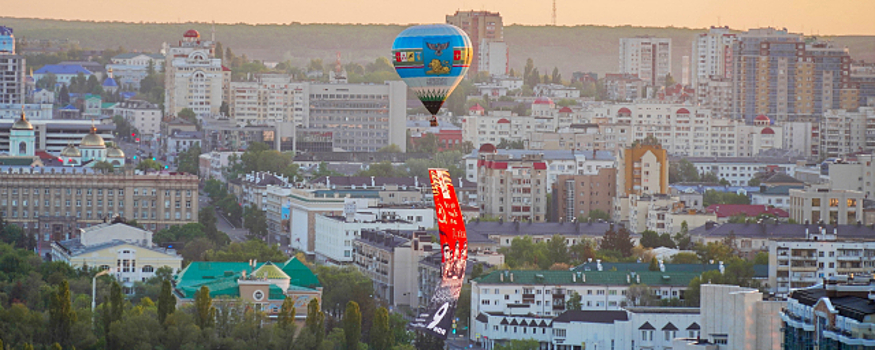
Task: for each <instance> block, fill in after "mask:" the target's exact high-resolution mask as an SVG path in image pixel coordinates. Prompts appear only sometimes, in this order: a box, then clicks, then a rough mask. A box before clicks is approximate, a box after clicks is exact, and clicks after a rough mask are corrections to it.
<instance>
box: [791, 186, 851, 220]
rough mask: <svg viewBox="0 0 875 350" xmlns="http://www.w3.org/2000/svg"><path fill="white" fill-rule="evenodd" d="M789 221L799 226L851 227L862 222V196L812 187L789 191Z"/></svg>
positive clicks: (848, 191)
mask: <svg viewBox="0 0 875 350" xmlns="http://www.w3.org/2000/svg"><path fill="white" fill-rule="evenodd" d="M789 212H790V218H791V219H793V220H795V221H796V222H810V223H817V222H821V221H823V222H824V223H828V224H833V225H835V224H838V225H850V224H855V223H858V222H859V223H865V222H864V221H863V192H860V191H852V190H833V189H830V188H829V186H826V185H811V186H808V187H806V188H804V189H791V190H790V210H789Z"/></svg>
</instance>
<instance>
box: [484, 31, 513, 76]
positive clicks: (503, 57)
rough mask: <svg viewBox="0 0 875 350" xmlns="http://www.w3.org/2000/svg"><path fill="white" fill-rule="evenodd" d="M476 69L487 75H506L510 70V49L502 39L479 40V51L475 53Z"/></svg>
mask: <svg viewBox="0 0 875 350" xmlns="http://www.w3.org/2000/svg"><path fill="white" fill-rule="evenodd" d="M477 58H478V63H477V67H478V68H477V69H478V70H479V71H481V72H487V73H489V75H493V76H494V75H507V73H508V72H509V71H510V67H508V61H510V51H509V50H508V48H507V43H506V42H504V41H494V40H490V39H483V40H482V41H481V42H480V51H479V52H478V53H477Z"/></svg>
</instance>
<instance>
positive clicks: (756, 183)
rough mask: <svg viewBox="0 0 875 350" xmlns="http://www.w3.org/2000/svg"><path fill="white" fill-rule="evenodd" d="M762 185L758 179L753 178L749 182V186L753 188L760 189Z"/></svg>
mask: <svg viewBox="0 0 875 350" xmlns="http://www.w3.org/2000/svg"><path fill="white" fill-rule="evenodd" d="M761 183H762V180H760V179H758V178H752V179H750V180H748V181H747V185H748V186H751V187H759V185H760V184H761Z"/></svg>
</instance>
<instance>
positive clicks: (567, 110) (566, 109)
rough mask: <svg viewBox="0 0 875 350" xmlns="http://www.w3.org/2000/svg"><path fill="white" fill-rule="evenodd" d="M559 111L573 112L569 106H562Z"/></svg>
mask: <svg viewBox="0 0 875 350" xmlns="http://www.w3.org/2000/svg"><path fill="white" fill-rule="evenodd" d="M559 113H574V111H572V110H571V108H568V107H562V109H560V110H559Z"/></svg>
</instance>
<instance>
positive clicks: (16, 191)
mask: <svg viewBox="0 0 875 350" xmlns="http://www.w3.org/2000/svg"><path fill="white" fill-rule="evenodd" d="M20 190H21V191H20V192H21V194H28V193H33V194H35V195H39V194H40V193H43V194H47V195H50V194H52V192H51V189H50V188H43V189H40V188H34V189H26V188H22V189H20ZM61 190H62V189H60V188H56V189H55V194H61ZM64 190H65V191H64V192H65V193H66V194H68V195H72V194H73V189H72V188H66V189H64ZM9 192H10V189H8V188H6V187H4V188H2V189H0V194H8V193H9ZM11 192H12V194H14V195H15V194H19V189H18V188H12V189H11ZM83 192H84V193H85V195H88V196H90V195H93V194H95V193H96V194H97V195H98V196H102V195H103V192H104V189H102V188H98V189H92V188H86V189H84V191H83V189H82V188H77V189H76V194H77V195H82V194H83ZM116 193H118V195H119V196H124V195H125V190H124V189H118V190H115V189H111V188H110V189H106V195H108V196H112V195H114V194H116ZM142 193H143V195H144V196H148V195H149V193H150V189H148V188H143V189H142ZM191 193H192V191H191V190H186V191H185V195H186V196H187V197H191ZM151 194H152V195H153V196H156V195H157V194H158V190H157V189H154V188H153V189H151ZM170 194H171V190H164V196H165V197H169V196H170ZM175 194H176V196H177V197H180V196H182V190H176V191H175ZM134 195H135V196H139V195H140V189H138V188H134Z"/></svg>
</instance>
